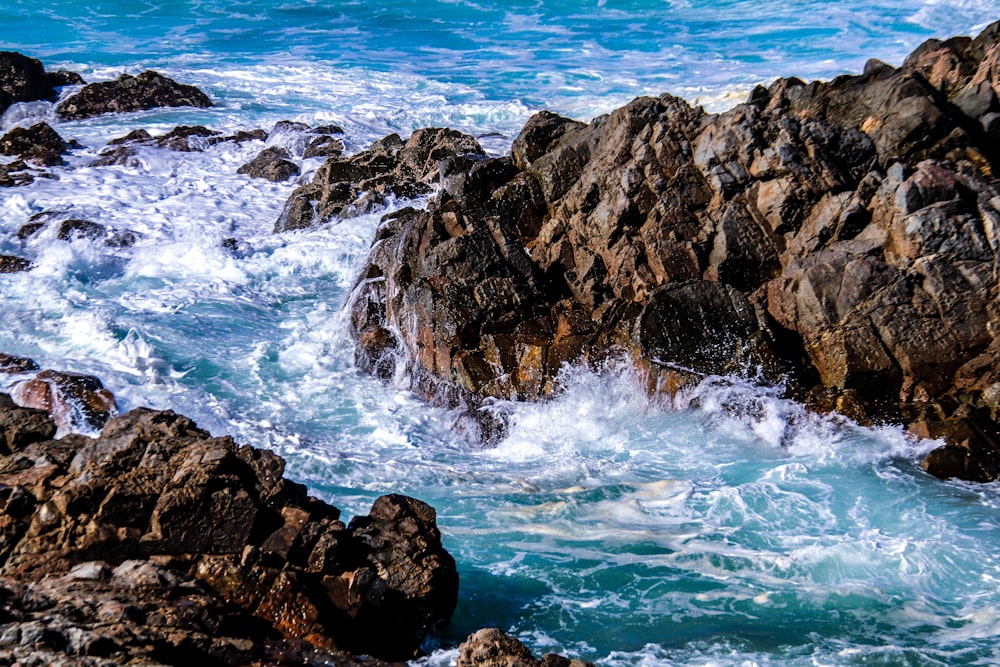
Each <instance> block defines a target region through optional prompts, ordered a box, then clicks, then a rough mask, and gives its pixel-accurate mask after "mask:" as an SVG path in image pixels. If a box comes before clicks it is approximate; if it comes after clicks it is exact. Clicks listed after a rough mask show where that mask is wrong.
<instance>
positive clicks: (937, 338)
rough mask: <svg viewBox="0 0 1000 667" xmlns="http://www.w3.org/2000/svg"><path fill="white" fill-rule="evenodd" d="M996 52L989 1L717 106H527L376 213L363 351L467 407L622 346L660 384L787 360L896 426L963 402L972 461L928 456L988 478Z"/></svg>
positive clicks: (993, 420)
mask: <svg viewBox="0 0 1000 667" xmlns="http://www.w3.org/2000/svg"><path fill="white" fill-rule="evenodd" d="M998 70H1000V24H994V25H993V26H990V27H989V28H987V29H986V30H985V31H984V32H983V33H982V34H981V35H980V36H978V37H977V38H976V39H969V38H960V39H956V40H948V41H947V42H935V41H932V42H928V43H927V44H926V45H924V46H923V47H921V48H919V49H917V51H916V52H914V54H913V55H912V56H910V58H908V59H907V61H906V62H905V63H904V65H903V66H902V67H900V68H898V69H896V68H893V67H890V66H888V65H886V64H884V63H879V62H871V63H869V64H868V66H866V68H865V72H864V73H863V74H861V75H858V76H842V77H838V78H836V79H834V80H833V81H830V82H827V83H822V82H812V83H808V84H807V83H804V82H802V81H799V80H797V79H781V80H778V81H777V82H775V83H774V84H773V85H771V86H770V87H769V88H764V87H759V88H757V89H756V90H754V92H753V93H752V94H751V96H750V99H749V101H748V102H747V103H746V104H743V105H739V106H737V107H735V108H734V109H732V110H730V111H727V112H725V113H723V114H719V115H709V114H706V113H705V112H704V111H702V110H701V109H699V108H692V107H691V106H689V105H688V104H687V103H686V102H684V101H683V100H679V99H677V98H674V97H671V96H669V95H663V96H660V97H659V98H640V99H637V100H635V101H633V102H631V103H630V104H628V105H626V106H625V107H623V108H621V109H618V110H616V111H614V112H612V113H610V114H608V115H607V116H601V117H598V118H596V119H594V120H593V121H592V122H591V123H589V124H583V123H578V122H576V121H571V120H568V119H563V118H559V117H558V116H555V115H554V114H550V113H547V112H546V113H540V114H537V115H536V116H535V117H533V118H532V119H531V120H530V121H529V122H528V123H527V124H526V125H525V128H524V129H523V130H522V132H521V134H520V135H519V136H518V137H517V139H515V141H514V143H513V147H512V154H511V157H510V158H499V159H494V160H482V159H462V158H452V159H451V160H448V161H445V162H444V163H442V166H441V171H442V174H444V179H443V188H444V192H443V193H442V194H440V195H439V197H438V198H437V200H436V201H434V202H432V203H431V205H430V206H428V208H427V209H426V210H425V211H402V212H400V213H398V214H394V215H392V216H388V217H387V218H386V219H385V221H384V223H383V226H382V227H381V228H380V229H379V231H378V232H377V233H376V241H375V244H374V245H373V248H372V252H371V254H370V256H369V261H368V265H367V266H366V267H365V268H364V270H363V271H362V274H361V277H360V279H359V281H358V284H357V286H356V288H355V294H354V297H355V298H353V299H352V300H351V304H352V313H351V319H352V328H351V330H352V334H353V335H354V337H355V340H356V341H357V348H356V349H357V353H356V357H357V360H358V365H359V367H360V368H362V369H363V370H366V371H368V372H372V373H376V374H378V375H380V376H383V377H385V376H390V375H393V376H397V377H408V378H410V381H411V384H412V386H413V388H414V389H415V390H416V391H417V392H418V393H420V394H422V395H424V396H425V397H428V398H433V399H434V400H436V401H439V402H444V403H446V404H449V405H452V406H459V407H465V408H470V409H472V410H473V412H481V411H477V410H476V408H478V407H479V406H480V405H481V404H482V401H483V399H484V398H486V397H490V396H499V397H503V398H520V399H533V398H538V397H540V396H544V395H546V394H547V393H549V392H551V391H552V390H553V389H554V388H555V386H556V382H557V376H558V373H559V369H560V367H561V365H562V364H563V363H566V362H581V361H587V360H589V361H591V362H593V361H599V360H601V359H604V358H606V357H607V356H608V355H610V354H615V353H616V351H618V350H624V351H625V352H626V353H627V354H629V355H631V357H632V358H633V359H634V360H635V362H636V364H637V366H638V367H639V368H640V369H642V370H643V371H645V372H646V373H647V374H648V375H649V380H650V386H651V387H658V388H659V389H660V390H664V391H674V390H676V389H678V388H679V387H680V386H682V385H683V384H685V383H687V382H692V381H696V380H697V379H698V378H699V377H701V376H702V375H704V374H711V373H732V372H739V373H741V374H743V375H749V376H751V377H755V378H758V379H763V380H769V381H774V380H777V379H778V378H779V377H784V378H785V382H784V384H785V386H786V387H788V389H789V391H790V392H791V393H792V394H793V395H796V396H800V397H808V396H816V397H823V398H822V400H821V402H822V403H824V404H827V405H844V406H849V408H850V410H851V412H852V415H854V416H857V417H858V418H862V419H871V418H878V419H895V420H899V421H902V422H904V423H912V424H914V427H916V424H917V422H916V421H914V420H916V417H913V415H915V414H927V413H928V411H931V412H934V413H935V415H936V417H935V419H936V420H937V421H939V422H944V423H951V422H950V421H949V420H954V419H959V417H958V413H956V410H957V408H958V406H969V407H971V408H973V409H974V410H978V411H979V412H976V413H975V414H977V415H978V416H977V417H976V420H975V424H976V426H975V428H972V427H968V426H966V427H963V429H964V430H963V429H957V430H956V429H952V430H950V431H947V433H946V437H948V438H950V439H949V442H951V444H952V446H953V447H959V448H960V450H961V451H960V452H958V453H960V454H961V456H963V457H967V458H968V459H969V462H968V463H964V462H963V463H960V464H952V463H947V464H945V463H944V462H943V463H941V464H940V465H937V464H935V465H930V464H928V469H929V470H931V471H932V472H936V473H938V474H945V473H944V472H943V471H945V470H948V471H959V473H953V472H948V473H947V474H966V475H968V476H971V477H974V478H976V479H989V478H992V477H991V475H995V474H997V473H996V472H990V471H993V470H995V469H996V468H995V467H994V466H993V463H991V461H990V460H988V459H989V456H992V455H991V454H988V452H991V451H993V449H994V448H995V444H994V442H995V439H994V438H993V436H992V435H990V433H991V432H992V431H991V430H990V429H991V428H993V426H990V425H991V424H992V425H994V426H995V425H996V424H997V420H998V419H1000V372H997V371H996V370H994V369H996V368H997V367H1000V363H998V362H1000V342H997V339H996V338H995V337H994V336H995V332H996V331H998V330H1000V309H998V305H1000V301H998V294H997V289H998V288H997V281H996V276H995V271H994V267H995V265H996V263H997V261H998V250H1000V247H998V243H997V232H996V230H997V229H998V225H1000V181H998V180H997V179H996V177H995V176H994V174H995V173H998V172H997V170H998V168H1000V144H998V143H997V139H996V138H994V137H993V136H992V135H991V134H989V132H988V129H989V128H991V127H993V125H992V123H994V122H1000V121H995V120H994V115H996V114H1000V106H998V102H997V98H998V95H1000V78H997V77H995V76H994V75H993V73H994V72H996V71H998ZM997 117H1000V116H997ZM713 285H715V286H713ZM390 332H391V333H390ZM399 363H406V364H407V367H406V368H405V369H398V368H397V365H398V364H399ZM399 370H404V371H405V372H403V373H399V372H398V371H399ZM984 415H985V416H984ZM970 419H971V418H970V417H962V418H960V419H959V422H961V423H963V424H968V423H969V420H970ZM963 420H964V421H963ZM959 431H961V435H957V434H958V433H959ZM948 433H952V434H953V435H948ZM956 438H957V440H956ZM962 443H964V444H962ZM949 451H951V452H952V453H953V454H954V453H955V452H956V451H957V450H954V449H953V450H949ZM949 456H951V459H949V460H953V459H954V458H955V457H954V456H952V455H949ZM945 458H947V457H944V455H943V454H941V455H938V456H937V459H940V460H941V461H944V459H945ZM963 461H964V459H963ZM974 470H975V471H978V472H967V473H963V472H961V471H974ZM998 470H1000V469H998Z"/></svg>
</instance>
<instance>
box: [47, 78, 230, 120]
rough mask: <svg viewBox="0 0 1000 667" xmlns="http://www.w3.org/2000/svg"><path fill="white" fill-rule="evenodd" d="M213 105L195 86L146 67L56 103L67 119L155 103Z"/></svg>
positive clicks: (61, 113) (193, 105)
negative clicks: (136, 73) (144, 69)
mask: <svg viewBox="0 0 1000 667" xmlns="http://www.w3.org/2000/svg"><path fill="white" fill-rule="evenodd" d="M183 106H191V107H203V108H204V107H210V106H212V101H211V100H210V99H208V96H207V95H206V94H205V93H203V92H202V91H200V90H198V89H197V88H195V87H194V86H188V85H185V84H181V83H177V82H176V81H174V80H173V79H170V78H167V77H165V76H162V75H161V74H158V73H156V72H153V71H151V70H147V71H145V72H142V73H141V74H139V75H137V76H131V75H130V74H122V75H121V76H120V77H118V78H117V79H115V80H114V81H102V82H100V83H92V84H90V85H88V86H85V87H84V88H83V89H82V90H80V92H78V93H76V94H75V95H72V96H70V97H68V98H66V99H65V100H63V101H62V102H60V103H59V105H58V106H57V107H56V113H57V114H59V116H60V117H62V118H66V119H80V118H90V117H92V116H99V115H100V114H104V113H124V112H130V111H144V110H146V109H153V108H156V107H183Z"/></svg>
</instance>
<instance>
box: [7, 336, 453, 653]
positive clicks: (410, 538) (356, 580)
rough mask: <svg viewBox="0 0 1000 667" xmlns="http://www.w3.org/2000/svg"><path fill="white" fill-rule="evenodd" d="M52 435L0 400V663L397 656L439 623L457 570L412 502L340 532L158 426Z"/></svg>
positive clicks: (313, 507) (256, 453) (314, 506)
mask: <svg viewBox="0 0 1000 667" xmlns="http://www.w3.org/2000/svg"><path fill="white" fill-rule="evenodd" d="M0 369H2V370H3V371H4V372H5V373H8V374H11V375H15V376H23V375H29V376H30V375H31V374H33V373H36V371H37V366H36V365H34V364H32V363H31V362H30V360H27V359H23V358H19V357H11V356H8V355H3V356H0ZM61 375H62V376H63V377H66V376H68V375H69V374H61ZM79 377H81V376H77V377H76V378H74V380H77V381H78V380H79ZM40 379H41V380H40ZM40 381H45V382H48V383H49V385H48V387H49V389H50V390H51V391H62V390H64V388H63V386H62V385H61V384H59V382H60V378H59V377H57V376H56V374H54V373H53V372H51V371H43V372H41V373H37V374H35V375H34V376H33V379H31V380H27V381H23V382H22V383H21V384H18V385H17V387H18V388H19V389H24V391H22V392H21V393H22V394H23V393H25V392H28V393H31V391H33V388H34V385H33V384H32V383H37V382H40ZM80 384H81V383H80V382H77V386H79V385H80ZM90 389H92V388H90ZM22 398H24V397H23V396H22ZM43 398H44V397H43ZM28 405H32V406H34V405H38V406H41V407H43V408H45V409H36V408H35V407H27V406H28ZM55 433H56V422H55V421H54V420H53V419H52V417H51V416H50V410H49V405H47V404H46V401H45V400H38V401H34V400H30V401H23V405H22V406H18V405H16V404H15V402H14V401H12V400H11V399H10V397H8V396H7V395H5V394H0V599H2V600H3V602H4V603H3V605H0V661H3V660H8V661H11V660H29V661H34V662H36V663H38V664H42V663H45V662H46V661H48V660H50V659H54V658H53V656H59V659H60V660H62V659H67V660H70V659H81V660H82V659H83V658H84V657H86V658H87V659H90V658H91V657H92V658H94V659H101V660H105V662H99V663H95V664H115V663H116V662H117V663H118V664H121V663H123V662H127V661H128V660H131V659H139V658H142V659H148V660H151V661H153V662H163V663H166V664H176V660H178V659H181V658H183V659H184V660H192V661H194V662H195V664H208V663H207V662H205V661H209V662H212V664H251V663H254V662H255V661H259V662H260V664H272V663H278V664H286V663H287V664H292V663H294V662H295V661H304V660H319V661H322V660H334V657H336V656H340V657H337V658H336V660H334V661H341V660H344V661H347V662H350V661H351V659H350V658H348V657H344V656H343V655H342V654H343V652H344V651H348V652H352V653H358V654H361V653H364V654H369V655H374V656H378V657H382V658H387V659H404V658H408V657H412V656H413V655H415V654H416V652H417V650H418V648H419V645H420V643H421V641H422V640H423V638H424V637H425V635H426V634H427V633H428V632H429V631H430V630H431V629H432V628H433V627H434V626H436V625H437V624H440V623H443V622H446V621H447V620H448V619H449V618H450V616H451V613H452V611H453V610H454V607H455V604H456V601H457V594H458V575H457V572H456V569H455V563H454V560H453V559H452V558H451V556H450V555H449V554H448V553H447V552H446V551H445V550H444V548H443V547H442V546H441V540H440V533H439V532H438V529H437V526H436V522H435V513H434V510H433V509H432V508H431V507H429V506H428V505H426V504H424V503H422V502H420V501H418V500H414V499H412V498H408V497H405V496H397V495H391V496H383V497H382V498H379V499H378V500H376V501H375V503H374V504H373V506H372V509H371V512H370V513H369V514H368V515H367V516H363V517H356V518H354V519H353V520H352V521H351V522H350V523H349V524H347V525H345V524H344V523H343V522H341V521H340V520H339V514H340V513H339V511H338V510H337V509H336V508H334V507H331V506H330V505H327V504H326V503H324V502H322V501H319V500H317V499H315V498H313V497H311V496H309V495H308V494H307V493H306V489H305V487H303V486H302V485H300V484H296V483H294V482H291V481H289V480H287V479H285V478H284V477H283V472H284V461H283V460H282V459H281V458H279V457H278V456H276V455H274V454H272V453H271V452H268V451H263V450H256V449H253V448H250V447H241V446H239V445H237V444H236V443H234V442H233V441H232V440H231V439H230V438H228V437H223V438H213V437H211V436H210V435H209V434H208V433H206V432H205V431H202V430H200V429H198V428H197V426H196V425H195V424H194V423H192V422H191V421H190V420H188V419H186V418H184V417H181V416H179V415H176V414H174V413H172V412H157V411H153V410H149V409H142V408H140V409H136V410H132V411H131V412H129V413H127V414H125V415H121V416H117V417H112V418H111V419H110V420H109V421H108V422H107V424H106V425H105V426H104V428H103V430H102V431H101V433H100V435H99V436H98V437H97V438H95V439H90V438H87V437H84V436H81V435H76V434H69V435H65V436H63V437H62V438H60V439H58V440H53V439H52V438H53V436H54V435H55ZM39 600H41V601H42V602H39ZM282 656H285V657H282ZM331 656H334V657H331ZM213 661H214V662H213Z"/></svg>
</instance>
